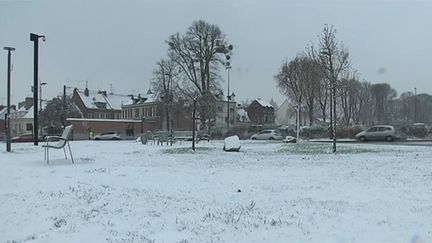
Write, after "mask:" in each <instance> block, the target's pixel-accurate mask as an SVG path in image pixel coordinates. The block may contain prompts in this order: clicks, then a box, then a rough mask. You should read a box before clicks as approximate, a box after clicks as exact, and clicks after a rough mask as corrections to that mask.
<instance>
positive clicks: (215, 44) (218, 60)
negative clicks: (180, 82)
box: [167, 20, 232, 122]
mask: <svg viewBox="0 0 432 243" xmlns="http://www.w3.org/2000/svg"><path fill="white" fill-rule="evenodd" d="M167 43H168V45H169V53H170V54H171V55H172V57H173V61H174V62H175V63H176V64H177V65H178V66H179V67H180V69H181V70H182V74H183V77H184V78H185V80H187V81H188V82H189V83H190V84H191V86H187V88H184V89H183V90H184V92H185V93H186V94H188V95H189V96H194V97H191V98H198V99H197V100H198V103H199V107H200V117H201V119H202V122H206V120H207V119H208V118H210V117H212V115H213V114H212V113H214V112H213V111H214V110H215V109H214V95H213V94H214V93H216V92H217V90H218V89H219V82H218V80H219V77H218V68H219V66H220V65H221V64H224V63H225V61H226V59H227V58H226V57H227V54H228V53H229V52H230V50H231V49H232V46H229V45H227V41H226V39H225V34H223V33H222V31H221V30H220V28H219V27H218V26H217V25H214V24H208V23H206V22H205V21H202V20H199V21H195V22H193V23H192V25H191V26H190V27H189V28H188V30H187V32H186V33H185V34H180V33H176V34H173V35H171V36H170V37H169V38H168V40H167ZM228 47H230V48H228Z"/></svg>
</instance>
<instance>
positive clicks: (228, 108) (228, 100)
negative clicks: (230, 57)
mask: <svg viewBox="0 0 432 243" xmlns="http://www.w3.org/2000/svg"><path fill="white" fill-rule="evenodd" d="M226 70H227V72H228V82H227V83H228V88H227V132H228V130H229V124H230V100H231V96H230V94H229V92H230V90H229V85H230V70H231V65H230V63H229V62H227V63H226Z"/></svg>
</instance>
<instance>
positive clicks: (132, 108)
mask: <svg viewBox="0 0 432 243" xmlns="http://www.w3.org/2000/svg"><path fill="white" fill-rule="evenodd" d="M164 117H165V116H164V106H163V103H162V102H161V101H160V100H159V99H157V97H156V95H155V94H153V93H152V92H151V90H149V91H148V92H147V95H146V96H145V97H141V95H140V94H139V95H138V96H137V97H134V96H131V97H130V100H129V101H128V102H126V103H124V104H123V105H122V119H127V120H138V121H142V122H143V123H144V124H145V129H144V130H145V131H147V130H152V131H154V130H162V129H165V128H166V121H165V119H164Z"/></svg>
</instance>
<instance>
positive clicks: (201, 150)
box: [163, 147, 216, 154]
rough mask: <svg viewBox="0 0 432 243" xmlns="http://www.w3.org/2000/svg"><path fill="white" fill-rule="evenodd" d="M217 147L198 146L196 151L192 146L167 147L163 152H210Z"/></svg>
mask: <svg viewBox="0 0 432 243" xmlns="http://www.w3.org/2000/svg"><path fill="white" fill-rule="evenodd" d="M215 149H216V148H209V147H196V148H195V152H194V151H193V150H192V148H191V147H183V148H167V149H164V150H163V153H164V154H193V153H200V152H210V151H213V150H215Z"/></svg>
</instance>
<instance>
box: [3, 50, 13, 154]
mask: <svg viewBox="0 0 432 243" xmlns="http://www.w3.org/2000/svg"><path fill="white" fill-rule="evenodd" d="M3 49H5V50H6V51H7V52H8V72H7V116H5V122H6V126H7V130H6V151H7V152H10V151H11V134H10V88H11V87H10V86H11V71H12V68H11V56H12V52H13V51H15V48H13V47H4V48H3Z"/></svg>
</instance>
